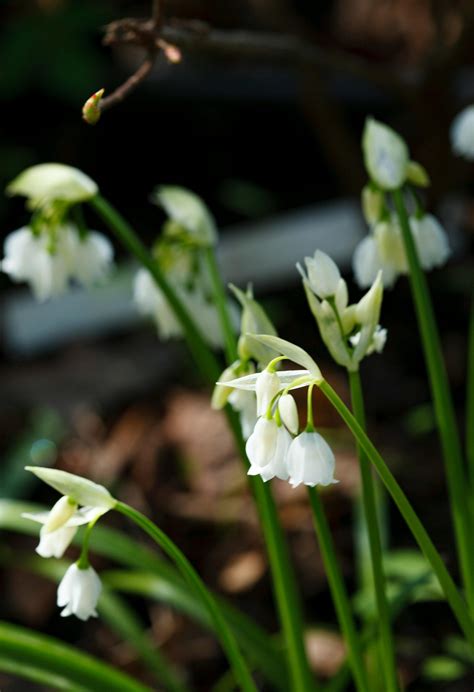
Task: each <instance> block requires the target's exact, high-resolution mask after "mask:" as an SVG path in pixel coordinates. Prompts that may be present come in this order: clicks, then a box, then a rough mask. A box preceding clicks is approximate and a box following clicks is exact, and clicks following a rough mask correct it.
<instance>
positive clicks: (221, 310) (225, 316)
mask: <svg viewBox="0 0 474 692" xmlns="http://www.w3.org/2000/svg"><path fill="white" fill-rule="evenodd" d="M203 254H204V259H205V261H206V264H207V268H208V270H209V276H210V279H211V285H212V291H213V294H214V302H215V305H216V308H217V313H218V315H219V319H220V322H221V329H222V335H223V337H224V344H225V355H226V359H227V362H228V363H229V365H230V364H231V363H233V362H234V361H235V360H236V359H237V342H236V338H235V333H234V328H233V326H232V321H231V318H230V313H229V310H228V309H227V298H226V294H225V289H224V285H223V283H222V278H221V275H220V272H219V267H218V266H217V260H216V253H215V250H214V248H213V247H208V248H205V249H204V251H203Z"/></svg>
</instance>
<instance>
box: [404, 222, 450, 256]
mask: <svg viewBox="0 0 474 692" xmlns="http://www.w3.org/2000/svg"><path fill="white" fill-rule="evenodd" d="M410 226H411V230H412V233H413V238H414V240H415V245H416V250H417V253H418V257H419V258H420V264H421V266H422V267H423V269H433V268H434V267H439V266H441V265H442V264H444V263H445V262H446V260H447V259H448V257H449V255H450V252H451V251H450V249H449V243H448V236H447V235H446V231H445V230H444V228H443V227H442V226H441V224H440V223H439V221H438V219H437V218H436V217H434V216H433V215H432V214H424V216H422V217H421V219H416V218H411V219H410Z"/></svg>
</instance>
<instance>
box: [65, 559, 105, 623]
mask: <svg viewBox="0 0 474 692" xmlns="http://www.w3.org/2000/svg"><path fill="white" fill-rule="evenodd" d="M101 591H102V583H101V581H100V579H99V576H98V574H97V572H96V571H95V570H94V569H93V568H92V567H90V566H89V567H87V568H86V569H81V568H80V567H79V565H78V563H77V562H76V563H74V564H73V565H71V566H70V567H69V568H68V570H67V571H66V574H65V575H64V577H63V578H62V580H61V582H60V584H59V587H58V595H57V604H58V606H59V607H60V608H64V610H63V611H62V612H61V616H62V617H67V616H68V615H75V616H76V617H78V618H79V620H88V619H89V618H90V617H97V611H96V608H97V603H98V600H99V596H100V593H101Z"/></svg>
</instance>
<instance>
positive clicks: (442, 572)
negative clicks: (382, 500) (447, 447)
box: [319, 380, 474, 646]
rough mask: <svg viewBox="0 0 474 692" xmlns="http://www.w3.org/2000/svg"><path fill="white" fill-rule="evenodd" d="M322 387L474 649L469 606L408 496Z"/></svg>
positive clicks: (349, 415)
mask: <svg viewBox="0 0 474 692" xmlns="http://www.w3.org/2000/svg"><path fill="white" fill-rule="evenodd" d="M319 387H320V389H321V391H322V392H323V394H324V395H325V396H326V397H327V399H328V400H329V401H330V402H331V404H332V405H333V406H334V408H335V409H336V411H337V412H338V414H339V415H340V417H341V418H342V420H343V421H344V422H345V423H346V425H347V426H348V428H349V429H350V430H351V432H352V434H353V435H354V437H355V438H356V440H357V442H358V443H359V445H360V447H361V449H362V450H363V451H364V452H365V454H367V457H368V459H369V461H370V462H371V463H372V464H373V465H374V466H375V469H376V471H377V473H378V474H379V476H380V478H381V479H382V482H383V483H384V485H385V487H386V488H387V490H388V492H389V493H390V495H391V496H392V498H393V500H394V502H395V504H396V505H397V507H398V509H399V510H400V513H401V515H402V516H403V518H404V519H405V521H406V523H407V525H408V528H409V529H410V531H411V532H412V534H413V536H414V538H415V540H416V542H417V543H418V545H419V546H420V548H421V551H422V552H423V554H424V555H425V557H426V559H427V560H428V562H429V563H430V564H431V567H432V568H433V571H434V573H435V575H436V577H437V578H438V581H439V583H440V586H441V588H442V590H443V592H444V595H445V597H446V600H447V601H448V603H449V605H450V607H451V610H452V611H453V613H454V615H455V617H456V619H457V620H458V622H459V625H460V626H461V629H462V630H463V632H464V634H465V635H466V637H467V639H468V640H469V642H470V643H471V645H473V646H474V623H473V621H472V620H471V618H470V616H469V613H468V610H467V608H466V603H465V601H464V599H463V598H462V596H461V595H460V593H459V591H458V589H457V588H456V585H455V584H454V582H453V580H452V578H451V576H450V574H449V572H448V570H447V569H446V567H445V565H444V562H443V560H442V559H441V556H440V554H439V553H438V551H437V550H436V548H435V546H434V545H433V543H432V541H431V539H430V537H429V536H428V533H427V532H426V529H425V527H424V526H423V524H422V523H421V521H420V520H419V518H418V516H417V514H416V512H415V510H414V509H413V507H412V506H411V504H410V502H409V501H408V499H407V497H406V495H405V493H404V492H403V490H402V489H401V488H400V486H399V485H398V483H397V481H396V479H395V477H394V476H393V474H392V473H391V471H390V469H389V468H388V466H387V465H386V463H385V461H384V460H383V459H382V457H381V455H380V454H379V452H378V451H377V449H376V448H375V447H374V445H373V444H372V442H371V441H370V439H369V438H368V437H367V435H366V433H365V432H364V430H363V429H362V428H361V426H360V425H359V423H358V422H357V420H356V419H355V417H354V416H353V415H352V413H351V412H350V411H349V409H348V408H347V406H346V405H345V404H344V402H343V401H342V399H341V398H340V397H339V396H338V395H337V393H336V392H335V391H334V389H333V388H332V387H331V385H330V384H329V383H328V382H326V381H325V380H324V381H323V382H322V383H321V384H320V385H319Z"/></svg>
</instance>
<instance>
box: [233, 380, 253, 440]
mask: <svg viewBox="0 0 474 692" xmlns="http://www.w3.org/2000/svg"><path fill="white" fill-rule="evenodd" d="M227 401H228V402H229V404H230V405H231V406H232V408H233V409H234V411H237V412H238V413H239V416H240V425H241V428H242V435H243V437H244V440H247V439H248V438H249V437H250V435H251V434H252V432H253V430H254V428H255V424H256V422H257V398H256V396H255V394H254V392H250V391H247V390H244V389H234V391H233V392H232V393H231V394H229V398H228V399H227Z"/></svg>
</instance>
